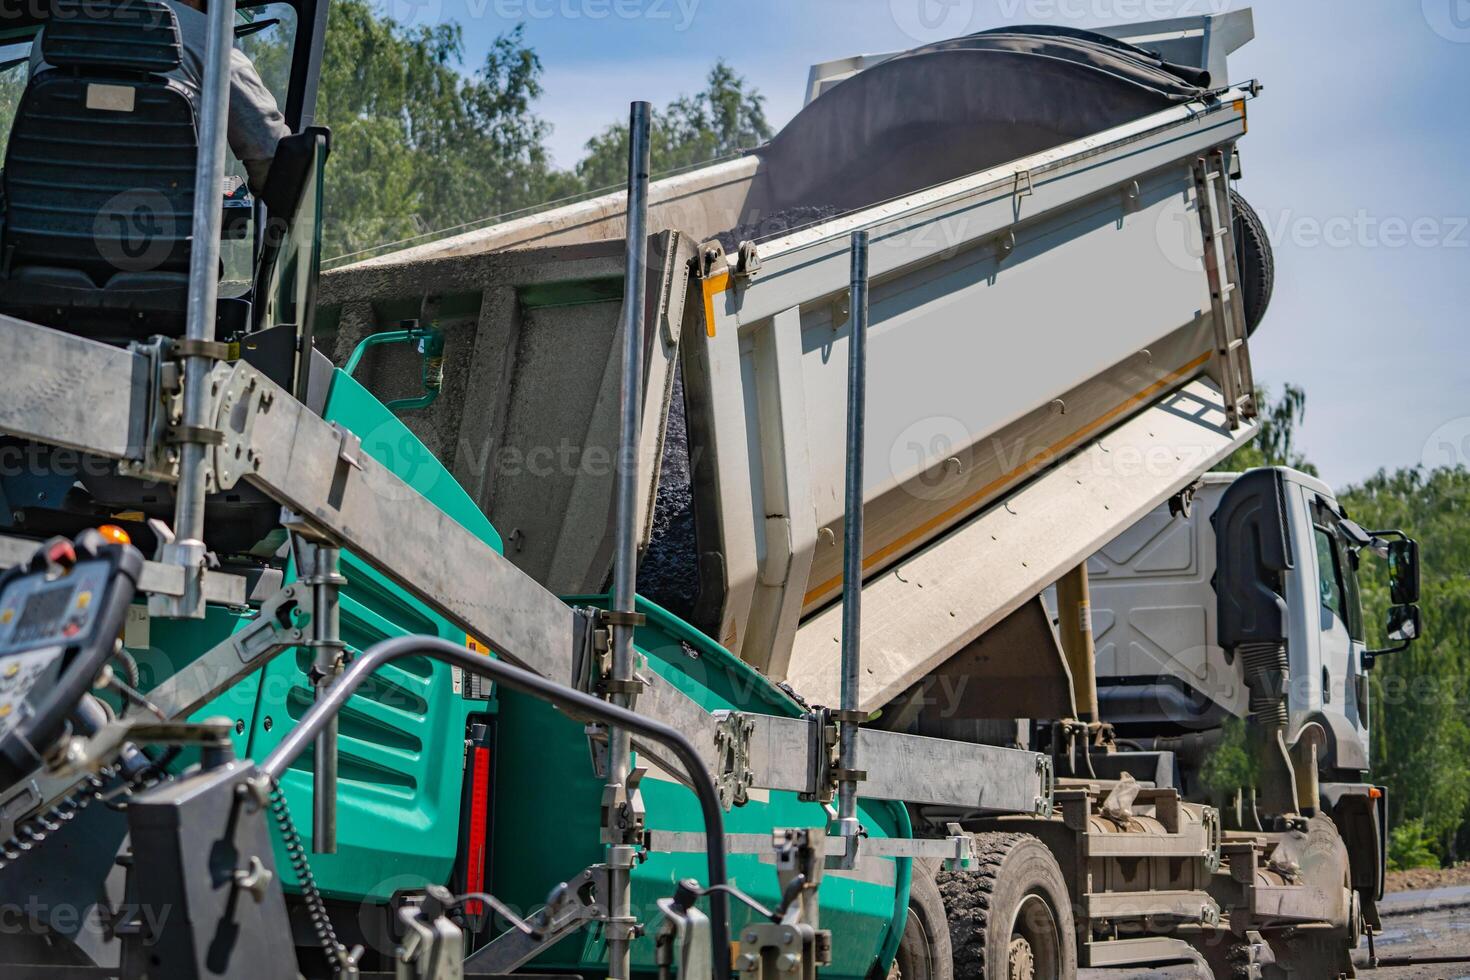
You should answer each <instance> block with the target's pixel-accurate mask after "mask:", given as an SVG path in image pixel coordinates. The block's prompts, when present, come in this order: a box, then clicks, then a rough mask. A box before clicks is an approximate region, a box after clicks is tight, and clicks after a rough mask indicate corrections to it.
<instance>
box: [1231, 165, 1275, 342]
mask: <svg viewBox="0 0 1470 980" xmlns="http://www.w3.org/2000/svg"><path fill="white" fill-rule="evenodd" d="M1230 207H1231V210H1232V211H1234V213H1235V260H1236V264H1237V265H1239V267H1240V288H1241V298H1242V299H1243V300H1244V302H1245V328H1246V335H1247V336H1249V335H1250V334H1253V333H1255V332H1256V327H1258V326H1260V325H1261V320H1262V319H1264V318H1265V316H1266V308H1267V307H1268V306H1270V305H1271V293H1272V292H1273V291H1274V290H1275V288H1276V256H1275V253H1274V252H1272V251H1271V240H1270V239H1269V238H1267V237H1266V225H1265V222H1263V221H1261V216H1260V215H1258V214H1256V209H1255V208H1253V207H1251V206H1250V204H1248V203H1247V202H1246V199H1245V198H1243V197H1241V196H1240V193H1239V192H1238V191H1233V190H1232V191H1231V192H1230Z"/></svg>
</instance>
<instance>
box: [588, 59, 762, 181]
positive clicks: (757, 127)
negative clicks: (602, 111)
mask: <svg viewBox="0 0 1470 980" xmlns="http://www.w3.org/2000/svg"><path fill="white" fill-rule="evenodd" d="M771 135H772V131H771V125H770V123H769V122H768V121H767V120H766V100H765V96H763V95H761V94H760V93H759V92H756V91H755V90H754V89H748V88H747V83H746V80H745V78H744V77H742V76H741V75H739V74H737V73H736V72H735V70H734V69H733V68H731V67H730V66H729V65H728V64H726V63H725V62H724V61H723V60H721V61H718V62H716V63H715V66H714V67H713V68H712V69H710V73H709V77H708V78H707V79H706V82H705V89H704V91H702V92H699V93H697V94H695V95H693V96H688V95H683V96H680V97H679V98H677V99H675V100H674V101H673V102H670V103H669V104H668V106H667V107H666V108H664V109H663V110H662V111H657V110H656V111H655V112H654V114H653V139H652V146H651V148H650V150H651V154H650V155H651V157H652V165H653V169H654V171H655V172H661V171H667V170H678V169H682V168H684V167H691V166H695V165H696V164H701V163H705V162H708V161H710V160H717V159H719V158H721V157H726V156H730V155H732V154H735V153H738V152H740V151H741V150H747V149H750V148H751V147H754V146H759V145H760V144H761V143H764V142H765V141H767V140H769V139H770V138H771ZM627 173H628V127H627V125H626V124H623V123H617V124H612V125H609V126H608V127H607V128H606V129H604V130H603V131H602V132H601V133H599V134H598V135H596V136H594V137H592V139H590V140H588V141H587V146H586V156H585V157H583V159H582V162H581V163H579V164H577V177H578V179H579V180H580V181H581V182H582V186H583V187H584V188H585V189H587V190H598V189H600V188H604V187H612V186H616V185H617V184H619V183H621V182H622V181H624V180H625V179H626V177H627Z"/></svg>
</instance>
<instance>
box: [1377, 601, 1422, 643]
mask: <svg viewBox="0 0 1470 980" xmlns="http://www.w3.org/2000/svg"><path fill="white" fill-rule="evenodd" d="M1385 631H1386V633H1387V635H1388V638H1389V639H1390V640H1392V641H1393V642H1395V643H1402V644H1404V645H1405V646H1407V645H1409V644H1410V643H1413V642H1414V641H1415V640H1417V639H1419V637H1421V636H1423V635H1424V616H1423V614H1422V613H1420V612H1419V607H1418V606H1414V605H1403V606H1394V607H1393V608H1392V609H1390V610H1389V611H1388V624H1387V626H1386V627H1385Z"/></svg>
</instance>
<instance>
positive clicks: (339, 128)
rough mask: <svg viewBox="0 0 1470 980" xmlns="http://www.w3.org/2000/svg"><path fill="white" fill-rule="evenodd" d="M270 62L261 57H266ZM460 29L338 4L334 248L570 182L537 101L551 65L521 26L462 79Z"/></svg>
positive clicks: (540, 196)
mask: <svg viewBox="0 0 1470 980" xmlns="http://www.w3.org/2000/svg"><path fill="white" fill-rule="evenodd" d="M257 57H262V56H257ZM463 58H464V33H463V30H462V29H461V28H460V26H459V25H458V24H456V23H444V24H435V25H432V26H418V27H405V26H402V25H400V24H397V23H396V22H394V21H392V20H390V19H387V18H383V17H379V16H378V15H377V14H376V13H375V12H374V10H373V8H372V6H371V5H370V4H369V3H368V2H366V0H334V3H333V5H332V26H331V30H329V31H328V32H327V40H326V51H325V56H324V58H323V67H322V79H321V88H320V94H319V96H318V103H317V118H318V119H319V120H320V121H321V122H322V123H323V124H324V125H327V126H330V127H331V128H332V159H331V162H330V163H329V164H328V166H327V192H326V197H327V216H326V223H325V224H326V227H325V232H324V235H325V237H326V241H325V243H324V253H325V254H326V255H327V256H333V255H339V254H343V253H349V252H355V251H358V250H361V249H365V248H371V247H374V246H378V245H382V244H384V243H387V242H393V241H398V240H401V239H404V238H410V237H413V236H416V235H421V234H424V233H425V232H429V231H436V230H441V229H444V228H448V227H451V226H454V225H457V224H460V223H463V222H464V221H466V220H467V219H470V220H473V219H479V218H484V217H488V216H490V215H495V214H499V213H503V212H506V211H511V210H514V209H517V208H522V207H526V206H528V205H532V204H537V203H540V202H541V201H543V200H546V199H547V198H548V197H551V196H554V195H556V194H557V193H559V192H560V191H562V190H563V189H565V188H567V187H569V186H571V185H572V184H573V181H572V180H571V179H570V178H568V177H567V176H565V175H561V174H557V173H556V172H555V171H554V170H553V168H552V166H551V163H550V157H549V155H548V154H547V151H546V146H545V141H546V138H547V136H548V134H549V132H550V126H549V124H547V123H546V122H545V121H543V120H541V119H539V118H537V117H536V115H535V114H534V112H533V111H532V103H533V102H534V101H535V99H536V98H537V97H538V96H539V95H540V94H541V80H540V79H541V71H542V68H541V62H540V59H539V58H538V57H537V56H536V54H535V52H534V51H532V50H531V49H530V48H529V47H528V46H527V45H526V44H525V37H524V30H523V28H522V27H520V26H518V27H516V28H514V29H512V30H510V31H507V32H506V33H504V34H501V35H500V36H499V37H497V38H496V39H495V41H494V42H493V43H492V44H491V45H490V50H489V52H488V53H487V54H486V57H485V60H484V62H483V63H482V64H481V65H480V66H479V68H478V69H477V70H475V71H474V72H473V73H472V74H471V75H469V76H465V75H464V74H462V73H461V68H462V66H463Z"/></svg>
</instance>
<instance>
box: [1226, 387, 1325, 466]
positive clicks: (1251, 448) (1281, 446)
mask: <svg viewBox="0 0 1470 980" xmlns="http://www.w3.org/2000/svg"><path fill="white" fill-rule="evenodd" d="M1256 404H1257V405H1258V406H1260V410H1261V414H1260V419H1259V423H1260V427H1261V430H1260V433H1259V434H1258V435H1257V436H1256V438H1255V439H1254V440H1253V441H1251V442H1249V443H1247V444H1246V445H1244V446H1241V447H1240V448H1239V449H1237V450H1236V451H1235V452H1233V453H1231V454H1230V455H1229V456H1228V457H1227V458H1226V459H1225V461H1224V462H1222V463H1221V464H1220V465H1219V466H1217V467H1216V469H1219V470H1222V471H1225V472H1228V473H1240V472H1244V471H1245V470H1251V469H1256V468H1257V467H1261V466H1290V467H1291V468H1292V469H1296V470H1301V471H1302V472H1303V473H1310V474H1312V475H1313V476H1316V475H1317V467H1315V466H1313V465H1312V464H1311V463H1310V462H1308V461H1307V457H1306V455H1305V454H1304V453H1303V452H1302V451H1301V450H1300V449H1298V448H1297V445H1296V427H1297V426H1298V425H1300V424H1301V423H1302V422H1303V421H1304V420H1305V419H1306V417H1307V393H1306V392H1305V391H1303V390H1302V389H1300V388H1298V387H1297V386H1296V385H1290V384H1288V385H1283V386H1282V389H1281V398H1280V399H1277V400H1272V397H1271V391H1270V389H1268V388H1257V389H1256Z"/></svg>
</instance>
